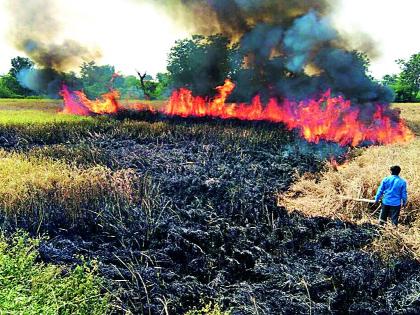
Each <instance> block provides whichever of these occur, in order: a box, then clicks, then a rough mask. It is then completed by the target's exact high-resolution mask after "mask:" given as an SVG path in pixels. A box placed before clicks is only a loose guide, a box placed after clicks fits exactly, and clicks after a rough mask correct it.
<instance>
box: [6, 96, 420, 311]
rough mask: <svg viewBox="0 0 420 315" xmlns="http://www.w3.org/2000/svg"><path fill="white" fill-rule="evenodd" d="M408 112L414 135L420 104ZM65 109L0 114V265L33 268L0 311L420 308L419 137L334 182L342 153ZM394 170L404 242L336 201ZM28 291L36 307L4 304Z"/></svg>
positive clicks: (358, 156) (275, 132)
mask: <svg viewBox="0 0 420 315" xmlns="http://www.w3.org/2000/svg"><path fill="white" fill-rule="evenodd" d="M156 106H161V104H156ZM399 107H400V108H401V109H402V113H403V115H404V117H406V118H407V119H408V120H409V124H410V127H411V128H412V129H413V130H414V131H415V132H416V133H417V134H418V133H419V130H420V106H419V105H415V104H401V105H399ZM58 108H59V104H57V102H55V101H48V100H30V101H26V100H19V101H13V100H7V101H4V100H0V166H1V167H0V178H1V185H0V210H1V214H0V223H1V225H2V230H3V234H4V236H3V238H2V239H1V240H0V261H2V262H5V264H4V265H5V266H14V265H16V263H14V261H20V262H22V261H23V262H24V263H22V264H23V265H24V266H25V268H20V269H19V270H15V269H11V267H10V268H5V270H7V272H8V273H5V272H2V271H0V275H1V276H2V275H6V276H2V277H0V285H1V288H0V309H1V310H6V313H13V312H16V311H18V310H20V309H21V308H22V307H27V309H28V314H38V313H39V312H40V309H39V307H41V306H40V305H44V306H43V307H45V308H44V309H42V311H41V312H42V313H45V314H47V313H48V314H56V313H64V314H75V313H79V314H87V313H91V314H100V313H105V312H110V313H124V312H125V313H133V314H185V313H187V312H190V314H202V313H207V314H221V313H224V314H229V313H231V314H291V313H293V314H298V313H299V314H302V313H310V314H329V313H334V314H342V313H354V314H356V313H359V314H362V313H373V312H379V313H384V314H386V313H401V314H415V313H416V312H417V311H418V310H419V309H420V301H419V300H420V278H419V277H420V276H419V274H420V272H419V271H420V264H419V262H418V258H419V245H418V239H419V236H418V231H419V216H418V209H419V208H418V206H419V204H420V198H419V197H418V192H419V191H420V186H419V185H420V184H419V183H420V181H419V180H418V176H419V175H418V174H420V170H419V169H418V168H420V166H419V165H420V164H419V163H418V162H420V161H418V159H419V157H418V152H419V150H420V145H419V142H418V140H417V139H416V140H414V141H413V142H412V143H410V144H406V145H392V146H386V147H371V148H367V149H357V150H353V151H352V152H351V153H350V154H351V158H348V159H349V160H348V161H347V162H346V163H345V164H344V165H342V166H339V167H338V168H337V167H332V166H329V164H328V162H326V160H327V156H328V155H329V154H331V153H334V154H335V155H336V158H337V159H338V160H339V161H342V160H343V159H345V157H344V153H346V150H343V149H341V148H339V147H337V146H336V145H332V144H320V145H311V144H307V143H305V142H303V141H302V140H300V139H299V138H298V137H297V136H296V135H295V134H294V133H292V132H288V131H286V130H285V129H284V128H283V127H282V126H280V125H274V124H269V123H263V122H252V123H251V122H240V121H220V120H214V119H180V118H168V117H164V116H162V115H160V114H152V113H133V112H130V111H127V112H124V113H122V114H119V115H116V116H113V117H110V116H103V117H76V116H71V115H62V114H59V113H57V109H58ZM417 161H418V162H417ZM394 162H397V163H400V164H401V165H402V167H403V174H402V175H403V177H405V178H407V180H408V181H409V193H410V206H409V208H408V209H406V210H405V213H404V215H403V224H402V225H401V227H400V228H399V229H398V230H394V229H390V228H385V229H382V228H379V227H378V226H376V225H375V224H374V223H375V218H376V217H375V216H376V215H377V213H376V214H375V215H373V214H372V213H371V212H373V211H374V209H372V210H369V209H367V208H366V207H365V206H364V205H361V204H357V203H350V202H346V203H343V202H342V201H341V200H339V199H337V198H333V196H334V195H335V194H346V195H352V196H355V197H356V196H361V197H366V198H369V197H371V196H372V194H373V193H374V190H375V189H376V186H377V184H378V183H379V181H380V179H381V177H383V176H384V175H386V173H387V166H388V165H389V164H391V163H394ZM22 230H24V231H25V232H22ZM26 233H29V236H28V234H26ZM416 233H417V234H416ZM401 244H402V245H403V246H400V247H397V245H401ZM8 249H13V250H8ZM28 252H30V253H31V255H29V257H30V258H31V257H32V259H29V258H28V259H27V260H24V259H22V257H25V254H24V253H28ZM25 261H26V262H25ZM7 262H8V264H6V263H7ZM2 268H3V267H2ZM28 274H29V276H28ZM31 277H32V278H31ZM28 278H29V279H37V281H35V280H33V281H29V282H28V281H27V279H28ZM25 279H26V280H25ZM48 279H54V281H49V280H48ZM34 283H36V284H37V286H36V288H38V290H31V288H33V287H34ZM60 283H61V284H62V285H61V286H60ZM50 284H51V285H50ZM19 288H23V289H22V290H23V291H24V292H25V294H27V295H28V296H27V300H24V302H25V303H27V304H21V305H19V304H16V303H14V301H15V300H16V299H13V298H10V297H13V296H21V295H22V296H23V293H22V292H23V291H22V292H21V291H19V290H18V289H19ZM71 288H80V290H74V291H73V290H71ZM32 291H34V293H32ZM31 294H33V296H31ZM52 294H53V295H54V296H55V297H56V299H55V300H54V301H55V302H54V303H46V302H45V301H47V300H48V298H47V297H48V296H50V295H52ZM2 296H8V297H9V299H8V300H7V302H3V301H6V300H5V299H2V298H1V297H2ZM25 297H26V295H25ZM28 301H36V303H35V302H33V303H32V304H31V302H28ZM77 301H85V302H86V303H80V302H77ZM92 301H96V302H95V303H93V302H92ZM28 305H29V306H28ZM57 305H58V306H59V305H64V306H63V308H62V309H59V308H58V306H57ZM78 305H79V307H80V308H77V307H78ZM86 305H90V307H86ZM66 306H68V307H67V308H66ZM19 307H20V308H19ZM28 307H29V308H28ZM205 309H207V310H205Z"/></svg>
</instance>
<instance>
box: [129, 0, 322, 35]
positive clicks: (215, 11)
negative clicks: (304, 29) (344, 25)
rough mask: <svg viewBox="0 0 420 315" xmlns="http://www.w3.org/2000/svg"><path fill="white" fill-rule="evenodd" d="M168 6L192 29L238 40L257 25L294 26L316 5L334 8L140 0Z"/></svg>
mask: <svg viewBox="0 0 420 315" xmlns="http://www.w3.org/2000/svg"><path fill="white" fill-rule="evenodd" d="M137 1H140V2H149V3H151V4H155V5H157V6H158V7H160V8H162V9H163V10H165V11H166V12H167V13H168V14H170V15H172V16H173V17H174V18H175V20H176V21H179V22H180V23H182V24H183V25H186V26H189V27H190V28H191V30H192V31H195V32H197V33H200V34H203V35H208V34H214V33H221V34H223V35H225V36H227V37H228V38H230V39H233V40H236V39H239V38H241V37H242V36H243V35H244V34H246V33H248V32H249V31H250V30H252V29H253V28H254V27H255V26H256V25H258V24H261V23H264V24H271V25H282V26H283V27H287V26H290V25H291V24H292V23H293V21H294V19H295V18H296V17H299V16H301V15H303V14H305V13H306V12H308V11H309V10H311V9H313V10H316V11H317V12H319V13H320V14H326V13H327V12H329V10H330V5H329V1H327V0H305V1H302V0H137Z"/></svg>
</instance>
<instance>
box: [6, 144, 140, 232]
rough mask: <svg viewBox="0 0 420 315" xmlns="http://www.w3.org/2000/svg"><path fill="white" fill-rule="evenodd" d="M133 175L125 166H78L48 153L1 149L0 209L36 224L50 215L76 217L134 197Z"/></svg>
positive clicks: (73, 218) (129, 201) (61, 217)
mask: <svg viewBox="0 0 420 315" xmlns="http://www.w3.org/2000/svg"><path fill="white" fill-rule="evenodd" d="M133 179H134V177H133V176H132V174H131V172H130V171H129V170H124V171H119V172H111V171H110V170H109V169H107V168H105V167H100V166H96V167H92V168H87V169H84V170H82V169H78V168H77V167H75V166H72V165H69V164H66V163H63V162H59V161H53V160H51V159H48V158H31V157H25V156H24V155H21V154H17V153H7V152H5V151H0V211H1V214H2V215H3V216H6V217H12V218H13V217H14V218H17V219H18V220H20V219H21V218H26V219H27V220H29V221H31V220H34V221H39V222H38V224H42V221H44V222H48V221H49V220H50V219H49V218H50V217H51V216H58V220H63V221H64V222H70V223H71V222H78V221H81V220H78V219H79V218H81V219H82V220H83V218H85V217H86V215H87V214H88V213H89V212H91V211H94V210H96V209H103V208H104V206H106V205H108V204H112V205H113V206H115V207H121V206H124V205H126V204H130V203H131V202H135V200H133V196H135V195H136V194H135V193H134V191H133V189H134V188H133V187H134V182H133ZM56 219H57V217H56Z"/></svg>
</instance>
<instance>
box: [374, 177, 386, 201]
mask: <svg viewBox="0 0 420 315" xmlns="http://www.w3.org/2000/svg"><path fill="white" fill-rule="evenodd" d="M385 179H386V178H384V179H383V180H382V182H381V184H380V185H379V188H378V191H377V192H376V196H375V203H378V202H379V200H380V199H381V197H382V195H383V194H384V191H385Z"/></svg>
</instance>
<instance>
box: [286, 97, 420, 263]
mask: <svg viewBox="0 0 420 315" xmlns="http://www.w3.org/2000/svg"><path fill="white" fill-rule="evenodd" d="M398 107H399V108H400V109H401V112H402V115H403V117H405V119H407V122H408V124H409V125H410V127H411V128H412V129H413V130H414V132H415V133H416V135H417V136H418V135H419V131H420V104H400V105H399V106H398ZM360 153H361V154H360V155H359V156H357V157H355V158H354V159H352V160H351V161H349V162H348V163H346V164H344V165H342V166H340V167H338V168H336V167H333V166H329V167H327V169H326V171H324V172H323V173H321V174H320V175H313V174H304V175H303V176H301V177H300V178H299V179H298V180H297V181H296V183H295V184H294V185H293V187H292V188H291V189H290V191H289V192H288V193H287V195H285V196H279V203H280V204H281V205H283V206H285V207H286V208H287V209H288V210H289V211H293V210H297V211H300V212H302V213H303V214H305V215H307V216H327V217H331V218H339V219H342V220H346V221H351V222H355V223H359V224H360V223H364V222H370V223H376V222H377V219H378V214H379V213H378V212H379V211H378V209H372V208H371V207H369V205H368V204H366V203H361V202H355V201H348V200H342V199H340V198H339V197H338V196H350V197H355V198H367V199H373V198H374V196H375V193H376V190H377V188H378V186H379V183H380V181H381V180H382V178H383V177H385V176H387V175H389V171H388V169H389V166H390V165H394V164H398V165H401V168H402V173H401V176H402V177H403V178H405V179H406V180H407V182H408V194H409V204H408V206H407V208H406V209H404V210H403V211H402V213H401V222H402V224H401V225H400V226H399V228H398V229H397V230H396V229H392V228H385V229H384V230H383V233H381V235H380V236H379V238H378V239H376V240H375V241H374V242H373V243H372V244H371V245H370V247H369V249H370V250H373V251H375V252H377V253H379V254H380V255H381V256H383V257H390V256H395V255H399V254H404V253H406V254H407V253H408V254H410V255H412V256H414V257H416V258H417V259H420V210H419V209H420V139H419V138H416V139H415V140H413V141H411V142H410V143H407V144H395V145H388V146H375V147H370V148H367V149H364V150H362V151H361V152H360Z"/></svg>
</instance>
